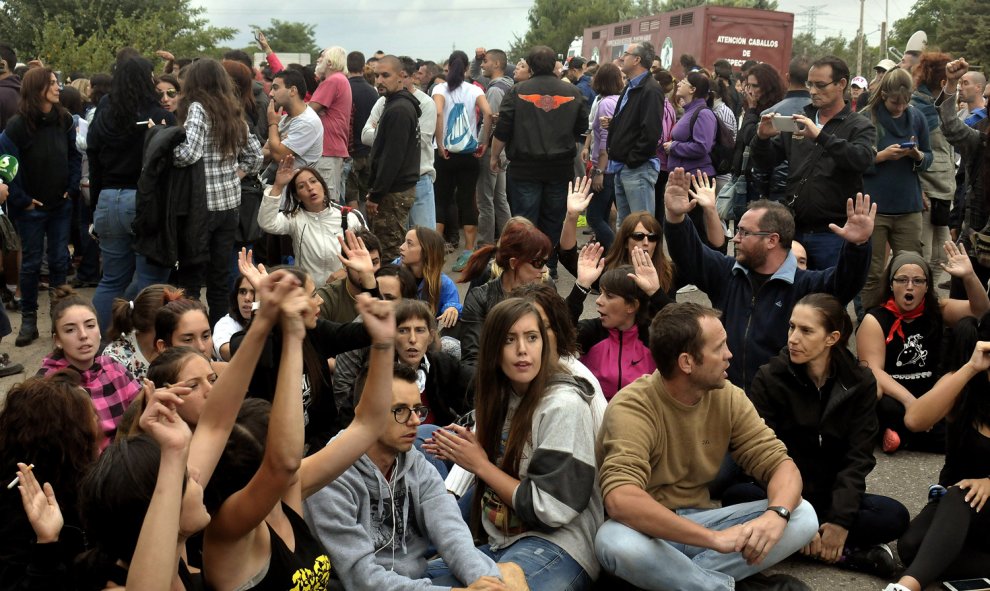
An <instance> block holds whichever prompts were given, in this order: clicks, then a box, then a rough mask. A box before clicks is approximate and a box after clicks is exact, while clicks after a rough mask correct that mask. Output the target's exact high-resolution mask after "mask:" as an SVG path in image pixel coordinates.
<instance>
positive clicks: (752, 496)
mask: <svg viewBox="0 0 990 591" xmlns="http://www.w3.org/2000/svg"><path fill="white" fill-rule="evenodd" d="M766 498H767V491H765V490H763V488H762V487H761V486H759V485H757V484H753V483H751V482H749V483H745V484H736V485H733V486H731V487H729V488H728V489H727V490H726V491H725V494H723V495H722V506H723V507H726V506H728V505H737V504H739V503H748V502H750V501H761V500H764V499H766ZM826 509H827V507H815V511H816V512H817V513H818V516H819V518H818V520H819V521H821V519H822V516H823V515H824V514H825V511H826ZM909 518H910V515H909V514H908V510H907V509H906V508H905V507H904V505H902V504H901V503H900V502H898V501H895V500H894V499H891V498H890V497H884V496H881V495H871V494H868V493H867V494H864V495H863V499H862V500H861V501H860V502H859V512H858V513H857V514H856V521H854V522H853V524H852V526H851V527H850V528H849V536H848V537H847V538H846V548H848V549H850V550H859V549H863V548H869V547H871V546H876V545H877V544H884V543H886V542H890V541H891V540H894V539H896V538H897V536H899V535H901V534H903V533H904V530H906V529H907V527H908V519H909Z"/></svg>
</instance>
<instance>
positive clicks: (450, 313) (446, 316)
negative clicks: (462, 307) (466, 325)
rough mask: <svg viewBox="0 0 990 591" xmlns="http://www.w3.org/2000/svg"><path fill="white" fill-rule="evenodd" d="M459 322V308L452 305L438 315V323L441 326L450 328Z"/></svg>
mask: <svg viewBox="0 0 990 591" xmlns="http://www.w3.org/2000/svg"><path fill="white" fill-rule="evenodd" d="M455 324H457V308H455V307H453V306H451V307H449V308H447V309H446V310H444V311H443V314H441V315H439V316H437V325H438V326H439V327H440V328H450V327H452V326H454V325H455Z"/></svg>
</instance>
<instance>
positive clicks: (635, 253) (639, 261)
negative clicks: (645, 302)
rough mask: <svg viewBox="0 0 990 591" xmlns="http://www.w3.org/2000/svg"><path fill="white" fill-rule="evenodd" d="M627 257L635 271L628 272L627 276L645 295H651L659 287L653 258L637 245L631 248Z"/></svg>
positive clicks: (658, 278)
mask: <svg viewBox="0 0 990 591" xmlns="http://www.w3.org/2000/svg"><path fill="white" fill-rule="evenodd" d="M658 248H659V246H658ZM629 258H630V259H631V260H632V264H633V271H635V272H634V273H629V278H630V279H632V280H633V281H635V282H636V285H638V286H639V288H640V289H642V290H643V291H644V292H645V293H646V295H648V296H652V295H653V294H655V293H656V292H657V291H658V290H659V289H660V276H659V275H657V268H656V267H654V266H653V259H651V258H650V255H649V253H648V252H646V251H645V250H643V249H642V248H640V247H638V246H637V247H636V248H634V249H633V250H632V252H631V253H630V256H629Z"/></svg>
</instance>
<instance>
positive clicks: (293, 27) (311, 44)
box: [251, 18, 322, 56]
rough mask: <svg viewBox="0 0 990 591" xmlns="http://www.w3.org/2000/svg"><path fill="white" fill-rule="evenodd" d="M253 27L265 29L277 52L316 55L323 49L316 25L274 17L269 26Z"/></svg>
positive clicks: (253, 26)
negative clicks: (318, 39) (318, 43)
mask: <svg viewBox="0 0 990 591" xmlns="http://www.w3.org/2000/svg"><path fill="white" fill-rule="evenodd" d="M251 28H252V29H254V30H259V29H260V30H261V31H263V32H264V33H265V37H267V38H268V44H269V45H271V46H272V50H273V51H275V52H276V53H308V54H309V55H310V56H314V55H317V54H318V53H320V51H322V48H321V47H320V46H319V45H317V44H316V34H315V33H316V25H307V24H306V23H297V22H290V21H282V20H278V19H277V18H273V19H272V20H271V23H270V24H269V25H268V26H267V27H259V26H257V25H251Z"/></svg>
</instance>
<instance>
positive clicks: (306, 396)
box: [302, 372, 313, 427]
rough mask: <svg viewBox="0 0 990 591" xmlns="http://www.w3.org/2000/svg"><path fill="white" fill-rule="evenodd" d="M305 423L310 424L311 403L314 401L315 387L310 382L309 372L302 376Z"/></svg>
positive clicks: (305, 424)
mask: <svg viewBox="0 0 990 591" xmlns="http://www.w3.org/2000/svg"><path fill="white" fill-rule="evenodd" d="M302 378H303V379H302V402H303V425H304V426H307V427H308V426H309V405H310V403H311V402H313V387H312V386H311V385H310V383H309V374H308V373H305V372H304V373H303V376H302Z"/></svg>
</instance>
